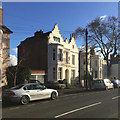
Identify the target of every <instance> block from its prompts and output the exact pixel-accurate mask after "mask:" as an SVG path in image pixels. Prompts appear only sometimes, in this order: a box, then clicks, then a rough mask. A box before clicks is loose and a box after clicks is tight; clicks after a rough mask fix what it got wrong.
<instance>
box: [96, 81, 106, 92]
mask: <svg viewBox="0 0 120 120" xmlns="http://www.w3.org/2000/svg"><path fill="white" fill-rule="evenodd" d="M94 89H99V90H105V89H106V86H105V84H104V81H103V80H95V81H94Z"/></svg>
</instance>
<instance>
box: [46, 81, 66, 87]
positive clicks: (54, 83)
mask: <svg viewBox="0 0 120 120" xmlns="http://www.w3.org/2000/svg"><path fill="white" fill-rule="evenodd" d="M45 86H46V87H47V88H54V89H64V88H66V85H65V84H64V83H59V82H58V81H47V82H46V83H45Z"/></svg>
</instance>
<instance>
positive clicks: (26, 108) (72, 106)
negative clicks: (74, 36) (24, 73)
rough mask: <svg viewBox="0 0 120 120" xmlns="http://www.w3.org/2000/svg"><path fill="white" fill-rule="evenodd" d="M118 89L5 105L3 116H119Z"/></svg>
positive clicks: (76, 93)
mask: <svg viewBox="0 0 120 120" xmlns="http://www.w3.org/2000/svg"><path fill="white" fill-rule="evenodd" d="M118 93H119V92H118V89H114V90H108V91H91V92H73V93H71V94H70V93H69V94H60V96H59V97H58V98H57V99H56V100H40V101H34V102H30V103H29V104H28V105H19V104H10V105H8V106H3V109H2V117H3V118H118V115H119V114H120V110H119V104H118V101H119V97H120V96H119V94H118Z"/></svg>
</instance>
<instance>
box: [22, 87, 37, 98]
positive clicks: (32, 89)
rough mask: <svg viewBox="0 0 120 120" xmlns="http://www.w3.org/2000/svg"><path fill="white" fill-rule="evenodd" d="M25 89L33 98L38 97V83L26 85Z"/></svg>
mask: <svg viewBox="0 0 120 120" xmlns="http://www.w3.org/2000/svg"><path fill="white" fill-rule="evenodd" d="M24 90H25V92H26V93H27V94H29V95H30V97H31V100H36V99H38V93H39V91H38V90H37V89H36V85H27V86H25V87H24Z"/></svg>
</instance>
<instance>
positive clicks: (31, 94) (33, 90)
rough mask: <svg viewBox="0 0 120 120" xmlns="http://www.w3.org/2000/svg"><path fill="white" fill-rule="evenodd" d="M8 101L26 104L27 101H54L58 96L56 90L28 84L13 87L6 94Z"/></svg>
mask: <svg viewBox="0 0 120 120" xmlns="http://www.w3.org/2000/svg"><path fill="white" fill-rule="evenodd" d="M8 96H9V99H10V100H11V101H12V102H21V104H23V105H24V104H28V103H29V101H33V100H40V99H47V98H51V99H52V100H54V99H55V98H56V97H57V96H58V92H57V90H54V89H47V88H46V87H45V86H43V85H40V84H36V83H29V84H22V85H19V86H16V87H13V88H11V89H10V90H9V92H8Z"/></svg>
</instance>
